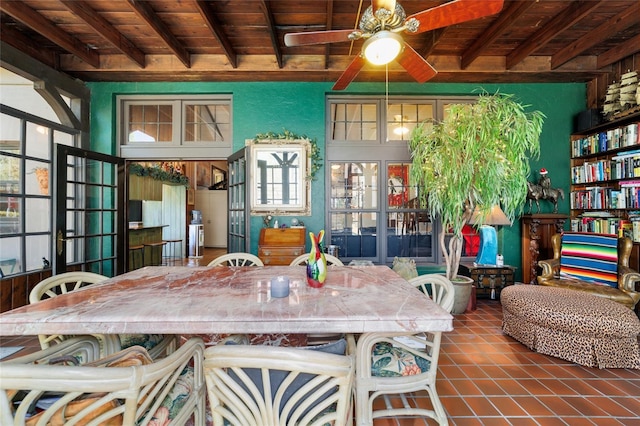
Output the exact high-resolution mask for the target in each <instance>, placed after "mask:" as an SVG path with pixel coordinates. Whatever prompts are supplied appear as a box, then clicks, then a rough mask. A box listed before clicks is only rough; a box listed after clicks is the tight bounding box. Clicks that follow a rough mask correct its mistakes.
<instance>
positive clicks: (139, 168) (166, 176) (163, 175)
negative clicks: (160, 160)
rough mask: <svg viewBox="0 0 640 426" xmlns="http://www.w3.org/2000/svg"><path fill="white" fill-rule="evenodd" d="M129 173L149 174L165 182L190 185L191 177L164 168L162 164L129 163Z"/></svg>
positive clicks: (152, 177)
mask: <svg viewBox="0 0 640 426" xmlns="http://www.w3.org/2000/svg"><path fill="white" fill-rule="evenodd" d="M129 174H130V175H136V176H149V177H150V178H151V179H155V180H160V181H163V182H171V183H179V184H181V185H184V186H186V187H189V178H188V177H187V176H185V175H183V174H182V173H178V172H175V171H173V170H171V171H167V170H164V169H162V168H161V167H160V166H151V167H145V166H143V165H141V164H138V163H132V164H130V165H129Z"/></svg>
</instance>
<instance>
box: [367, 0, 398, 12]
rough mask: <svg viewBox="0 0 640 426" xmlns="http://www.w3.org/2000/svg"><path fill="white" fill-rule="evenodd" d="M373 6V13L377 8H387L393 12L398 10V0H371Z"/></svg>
mask: <svg viewBox="0 0 640 426" xmlns="http://www.w3.org/2000/svg"><path fill="white" fill-rule="evenodd" d="M371 6H372V7H373V14H374V15H375V13H376V10H378V9H380V8H385V9H387V10H388V11H389V12H391V13H393V12H394V11H395V10H396V0H371Z"/></svg>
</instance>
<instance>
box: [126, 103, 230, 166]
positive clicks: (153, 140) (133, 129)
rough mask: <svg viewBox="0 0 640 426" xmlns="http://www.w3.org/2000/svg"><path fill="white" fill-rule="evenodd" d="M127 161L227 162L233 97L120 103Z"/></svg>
mask: <svg viewBox="0 0 640 426" xmlns="http://www.w3.org/2000/svg"><path fill="white" fill-rule="evenodd" d="M118 109H119V113H118V115H119V116H120V117H121V120H120V131H119V135H120V155H121V156H122V157H125V158H156V157H157V158H169V157H179V158H227V157H228V156H229V155H231V153H232V142H233V135H232V122H233V121H232V120H233V117H232V104H231V97H230V96H215V95H190V96H182V97H180V96H169V95H162V96H150V95H131V96H121V97H119V98H118Z"/></svg>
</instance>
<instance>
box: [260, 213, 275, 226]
mask: <svg viewBox="0 0 640 426" xmlns="http://www.w3.org/2000/svg"><path fill="white" fill-rule="evenodd" d="M271 219H273V218H272V217H271V215H270V214H268V215H266V216H265V217H263V218H262V222H263V223H264V227H265V228H271Z"/></svg>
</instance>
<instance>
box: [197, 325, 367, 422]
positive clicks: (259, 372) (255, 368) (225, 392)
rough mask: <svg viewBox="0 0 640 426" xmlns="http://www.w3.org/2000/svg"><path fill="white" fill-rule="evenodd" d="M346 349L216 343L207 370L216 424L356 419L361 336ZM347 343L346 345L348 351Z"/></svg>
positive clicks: (207, 358)
mask: <svg viewBox="0 0 640 426" xmlns="http://www.w3.org/2000/svg"><path fill="white" fill-rule="evenodd" d="M342 344H343V346H342V351H341V353H342V354H338V353H337V352H334V353H330V352H331V351H330V350H326V348H327V347H328V346H331V347H336V346H334V345H333V344H332V345H326V346H324V347H323V348H325V350H326V352H324V351H321V350H310V349H303V348H294V347H281V346H252V345H235V344H231V345H229V344H228V345H216V346H213V347H210V348H207V349H206V350H205V359H204V372H205V373H204V374H205V382H206V386H207V392H208V395H209V404H210V408H211V412H212V415H213V424H214V426H222V425H224V424H230V425H255V426H275V425H281V426H283V425H298V424H300V425H308V426H320V425H325V424H335V425H347V424H352V420H353V418H352V417H353V416H352V400H353V395H352V390H353V388H352V385H353V378H354V368H355V361H354V358H353V351H354V350H355V341H354V340H353V337H352V336H348V338H347V339H346V343H345V341H343V342H342ZM345 346H346V351H345Z"/></svg>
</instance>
